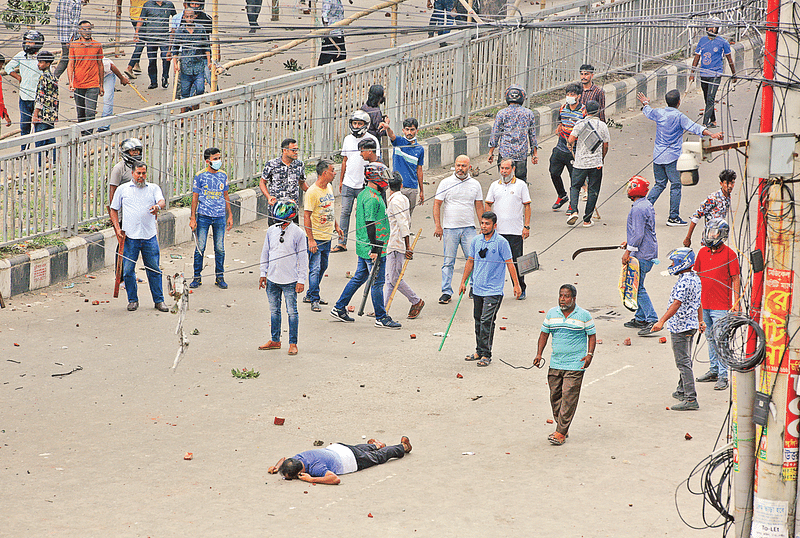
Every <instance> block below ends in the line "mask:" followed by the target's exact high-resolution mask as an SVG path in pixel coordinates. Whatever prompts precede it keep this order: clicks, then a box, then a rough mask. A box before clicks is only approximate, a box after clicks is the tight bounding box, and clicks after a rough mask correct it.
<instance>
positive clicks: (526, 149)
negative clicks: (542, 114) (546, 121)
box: [489, 84, 539, 183]
mask: <svg viewBox="0 0 800 538" xmlns="http://www.w3.org/2000/svg"><path fill="white" fill-rule="evenodd" d="M524 102H525V90H524V89H522V87H521V86H517V85H516V84H512V85H511V86H509V87H508V89H507V90H506V103H508V106H507V107H506V108H504V109H503V110H501V111H500V112H498V113H497V116H495V119H494V126H493V127H492V136H491V137H490V138H489V163H491V162H492V161H493V160H494V149H495V148H497V149H498V152H499V153H500V158H499V159H497V168H498V170H499V169H500V162H501V161H503V160H504V159H511V160H512V161H514V176H516V177H517V178H519V179H521V180H522V181H524V182H525V183H527V182H528V165H527V162H526V161H525V159H527V157H528V155H529V154H530V156H531V163H532V164H537V163H538V162H539V157H538V156H537V151H538V149H539V147H538V146H539V145H538V143H537V142H536V117H535V116H534V115H533V112H532V111H531V110H530V109H529V108H526V107H524V106H522V103H524Z"/></svg>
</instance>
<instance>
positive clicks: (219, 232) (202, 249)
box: [194, 213, 225, 280]
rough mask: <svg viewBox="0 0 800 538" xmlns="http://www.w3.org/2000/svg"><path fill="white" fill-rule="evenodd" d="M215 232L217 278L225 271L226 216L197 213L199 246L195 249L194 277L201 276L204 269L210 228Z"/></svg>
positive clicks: (220, 278) (215, 268)
mask: <svg viewBox="0 0 800 538" xmlns="http://www.w3.org/2000/svg"><path fill="white" fill-rule="evenodd" d="M209 227H211V231H212V233H213V234H214V272H215V273H216V276H217V280H222V275H223V274H224V273H225V216H224V215H223V216H221V217H207V216H206V215H201V214H199V213H198V214H197V247H196V248H195V249H194V278H200V273H202V271H203V256H204V255H205V253H206V241H208V228H209Z"/></svg>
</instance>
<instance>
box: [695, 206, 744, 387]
mask: <svg viewBox="0 0 800 538" xmlns="http://www.w3.org/2000/svg"><path fill="white" fill-rule="evenodd" d="M728 231H729V227H728V223H727V222H725V221H724V220H723V219H720V218H713V219H710V220H709V221H708V223H706V229H705V230H704V231H703V248H701V249H700V252H698V253H697V259H696V260H695V262H694V270H695V272H696V273H697V276H699V277H700V283H701V284H702V285H703V291H702V293H701V294H700V303H701V305H702V307H703V321H705V323H706V327H707V330H708V331H710V330H711V328H712V327H714V323H716V322H717V320H719V319H721V318H723V317H725V316H726V315H727V314H728V311H732V312H739V298H740V297H741V289H740V283H741V277H740V273H741V269H740V267H739V259H738V257H737V256H736V253H735V252H734V251H733V249H731V248H730V247H729V246H727V245H726V244H725V240H726V239H727V238H728ZM731 296H733V300H731ZM708 334H709V333H706V335H708ZM706 340H707V341H708V362H709V368H708V372H706V373H705V374H703V375H701V376H700V377H698V378H697V381H699V382H700V383H709V382H712V381H716V384H715V385H714V390H725V389H727V388H728V368H727V367H726V366H725V364H724V363H722V362H721V361H720V360H719V354H718V353H717V347H716V345H715V344H714V339H713V338H706Z"/></svg>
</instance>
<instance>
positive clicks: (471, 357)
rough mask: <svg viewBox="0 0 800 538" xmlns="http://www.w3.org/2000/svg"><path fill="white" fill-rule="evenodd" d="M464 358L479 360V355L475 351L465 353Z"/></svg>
mask: <svg viewBox="0 0 800 538" xmlns="http://www.w3.org/2000/svg"><path fill="white" fill-rule="evenodd" d="M464 360H465V361H479V360H481V356H480V355H478V354H477V353H471V354H469V355H467V356H466V357H464Z"/></svg>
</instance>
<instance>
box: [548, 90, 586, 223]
mask: <svg viewBox="0 0 800 538" xmlns="http://www.w3.org/2000/svg"><path fill="white" fill-rule="evenodd" d="M566 94H567V97H566V103H565V104H563V105H561V108H560V109H559V111H558V143H557V144H556V147H554V148H553V153H551V154H550V169H549V172H550V179H551V180H552V181H553V187H555V189H556V194H557V195H558V198H556V203H554V204H553V211H558V210H559V209H561V206H563V205H564V204H566V203H567V202H569V196H567V191H566V189H564V180H563V179H561V173H562V172H563V171H564V167H566V168H567V172H568V173H569V177H570V178H572V160H573V159H574V158H575V156H574V155H573V154H572V151H570V149H569V147H567V139H569V135H570V134H572V128H573V127H575V124H576V123H578V121H580V120H582V119H583V118H585V117H586V107H585V106H583V105H582V104H581V103H580V101H578V97H580V95H581V87H580V85H578V84H570V85H569V86H567V89H566ZM571 181H572V180H571V179H570V182H571Z"/></svg>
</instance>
